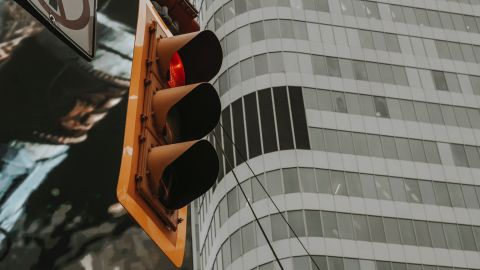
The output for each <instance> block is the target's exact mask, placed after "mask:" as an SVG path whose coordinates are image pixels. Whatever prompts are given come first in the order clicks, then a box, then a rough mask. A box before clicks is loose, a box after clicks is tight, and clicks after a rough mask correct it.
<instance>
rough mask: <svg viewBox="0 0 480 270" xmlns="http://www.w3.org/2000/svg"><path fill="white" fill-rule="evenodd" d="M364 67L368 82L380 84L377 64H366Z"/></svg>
mask: <svg viewBox="0 0 480 270" xmlns="http://www.w3.org/2000/svg"><path fill="white" fill-rule="evenodd" d="M365 67H366V70H367V74H368V80H369V81H372V82H381V81H382V80H381V78H380V70H379V69H378V64H377V63H371V62H366V63H365Z"/></svg>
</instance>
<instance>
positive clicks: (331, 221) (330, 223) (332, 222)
mask: <svg viewBox="0 0 480 270" xmlns="http://www.w3.org/2000/svg"><path fill="white" fill-rule="evenodd" d="M321 215H322V223H323V233H324V235H325V237H332V238H338V237H339V234H338V229H337V217H336V216H335V213H332V212H325V211H322V212H321Z"/></svg>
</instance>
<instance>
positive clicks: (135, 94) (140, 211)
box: [117, 0, 222, 266]
mask: <svg viewBox="0 0 480 270" xmlns="http://www.w3.org/2000/svg"><path fill="white" fill-rule="evenodd" d="M139 6H140V7H139V15H138V22H137V33H136V38H135V49H134V55H133V56H134V57H133V63H132V77H131V82H130V92H129V97H128V109H127V119H126V127H125V138H124V148H123V155H122V163H121V169H120V176H119V181H118V186H117V196H118V199H119V201H120V203H121V204H122V205H123V206H124V207H125V208H126V210H127V211H128V212H129V214H130V215H131V216H132V217H133V218H134V219H135V220H136V221H137V222H138V223H139V224H140V226H141V227H142V228H143V230H144V231H145V232H146V233H147V234H148V235H149V236H150V238H151V239H152V240H153V241H154V242H155V243H156V244H157V245H158V246H159V247H160V248H161V249H162V251H163V252H164V253H165V254H166V255H167V257H168V258H170V260H171V261H172V262H173V263H174V264H175V265H176V266H181V264H182V261H183V257H184V250H185V242H186V227H187V226H186V222H187V206H188V204H189V203H190V202H191V201H192V200H194V199H195V198H197V197H199V196H201V195H202V194H203V193H205V192H206V191H207V190H208V189H209V188H210V187H211V186H212V185H213V184H214V182H215V180H216V178H217V175H218V158H217V154H216V152H215V149H214V148H213V146H212V145H211V144H210V143H209V142H208V141H205V140H201V139H202V138H203V137H204V136H206V135H207V134H208V133H209V132H210V131H211V130H212V129H213V128H214V127H215V126H216V124H217V123H218V120H219V117H220V110H221V106H220V99H219V97H218V94H217V92H216V90H215V89H214V87H213V86H212V85H211V84H209V83H206V82H205V81H209V80H210V79H212V78H213V76H215V74H217V73H218V71H219V69H220V66H221V63H222V50H221V47H220V42H219V41H218V39H217V37H216V36H215V34H213V33H212V32H210V31H202V32H194V33H188V34H184V35H179V36H172V34H171V33H170V31H169V30H168V28H167V27H166V25H165V24H164V23H163V21H162V20H161V18H160V16H159V15H158V14H157V12H156V11H155V9H154V7H153V6H152V4H151V3H150V1H149V0H140V3H139Z"/></svg>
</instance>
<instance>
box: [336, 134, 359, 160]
mask: <svg viewBox="0 0 480 270" xmlns="http://www.w3.org/2000/svg"><path fill="white" fill-rule="evenodd" d="M338 142H339V145H340V152H341V153H344V154H352V155H353V154H355V150H354V147H353V140H352V134H351V133H350V132H346V131H338Z"/></svg>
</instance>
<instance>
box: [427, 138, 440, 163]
mask: <svg viewBox="0 0 480 270" xmlns="http://www.w3.org/2000/svg"><path fill="white" fill-rule="evenodd" d="M423 146H424V148H425V154H426V156H427V162H428V163H436V164H441V163H442V162H441V160H440V155H439V153H438V147H437V143H436V142H428V141H424V142H423Z"/></svg>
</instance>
